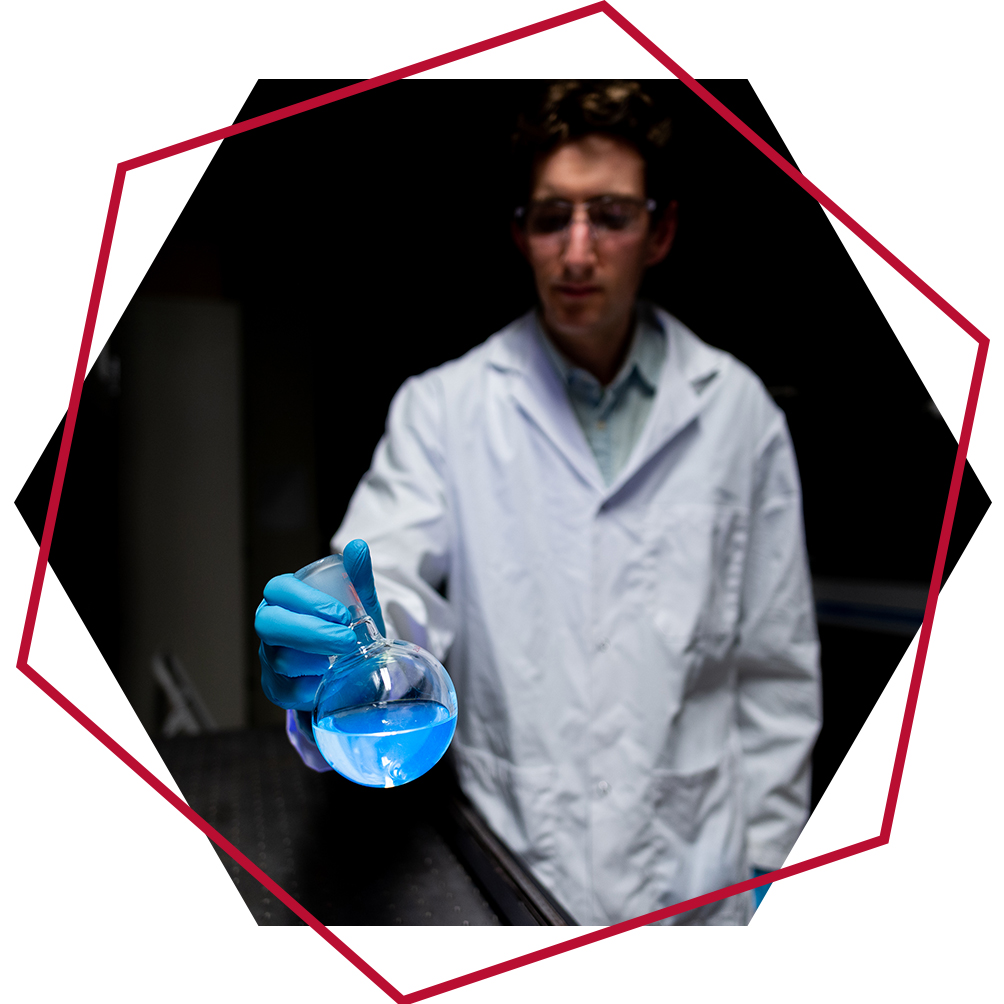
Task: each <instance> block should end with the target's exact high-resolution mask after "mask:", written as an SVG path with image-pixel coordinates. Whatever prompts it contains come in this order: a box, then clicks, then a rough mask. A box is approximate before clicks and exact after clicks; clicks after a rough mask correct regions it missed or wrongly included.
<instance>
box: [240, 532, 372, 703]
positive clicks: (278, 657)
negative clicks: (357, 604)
mask: <svg viewBox="0 0 1004 1004" xmlns="http://www.w3.org/2000/svg"><path fill="white" fill-rule="evenodd" d="M342 558H343V560H344V561H345V570H346V572H348V575H349V578H350V579H351V580H352V584H353V585H354V586H355V587H356V592H357V593H358V594H359V599H360V600H361V601H362V604H363V607H364V608H365V610H366V612H367V613H368V614H369V615H370V617H372V618H373V620H374V621H375V622H376V625H377V628H378V629H379V630H380V632H381V634H383V633H385V631H384V623H383V614H382V613H381V610H380V603H379V601H378V600H377V595H376V587H375V586H374V584H373V566H372V564H371V562H370V553H369V548H368V547H367V546H366V542H365V541H362V540H353V541H351V542H350V543H349V544H347V545H346V547H345V550H344V551H343V552H342ZM349 619H350V618H349V612H348V610H347V609H346V608H345V607H344V606H343V605H342V604H341V603H339V602H338V600H336V599H334V598H332V597H331V596H328V594H327V593H322V592H321V591H320V590H319V589H315V588H314V587H313V586H309V585H307V583H305V582H301V581H300V580H299V579H298V578H297V577H296V576H295V575H292V574H286V575H277V576H276V577H275V578H274V579H270V580H269V581H268V583H267V584H266V586H265V598H264V599H263V600H262V602H261V604H260V605H259V607H258V609H257V611H256V612H255V619H254V626H255V631H256V632H257V633H258V637H259V638H261V645H260V646H259V649H258V658H259V659H260V660H261V686H262V690H263V691H264V692H265V696H266V697H267V698H268V699H269V700H270V701H271V702H272V703H273V704H277V705H278V706H279V707H280V708H286V709H292V710H295V711H313V709H314V695H315V693H316V692H317V687H318V685H319V684H320V682H321V677H322V676H323V674H324V673H325V671H326V670H327V668H328V656H331V655H346V654H348V653H350V652H355V651H356V649H357V647H358V642H357V641H356V636H355V633H354V632H353V631H352V630H351V629H350V628H349V626H348V625H349Z"/></svg>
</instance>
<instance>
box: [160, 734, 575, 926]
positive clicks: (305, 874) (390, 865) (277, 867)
mask: <svg viewBox="0 0 1004 1004" xmlns="http://www.w3.org/2000/svg"><path fill="white" fill-rule="evenodd" d="M157 746H158V749H159V750H160V753H161V756H162V757H163V758H164V762H165V764H166V765H167V768H168V770H170V772H171V774H172V776H173V777H174V779H175V781H176V782H177V784H178V787H179V788H180V789H181V791H182V793H183V794H184V796H185V798H186V800H187V801H188V803H189V805H190V806H191V807H192V808H193V809H194V810H195V811H196V812H198V813H199V815H200V816H202V817H203V819H205V820H206V821H207V822H208V823H209V824H210V825H212V826H213V827H214V828H215V829H217V830H218V831H219V832H220V833H221V834H222V835H223V836H224V837H226V838H227V839H228V840H229V841H230V842H231V843H232V844H234V846H236V847H237V848H238V849H239V850H241V851H242V852H243V853H244V854H246V855H247V856H248V857H249V858H250V859H251V860H252V861H254V862H255V864H257V865H258V866H259V867H260V868H261V869H262V870H263V871H264V872H265V873H266V874H267V875H268V876H269V877H270V878H272V879H274V880H275V881H276V882H277V883H278V884H279V885H280V886H281V887H282V888H283V889H285V890H286V892H288V893H289V894H290V895H291V896H293V898H294V899H296V900H297V901H298V902H299V903H301V904H302V905H303V906H304V907H306V909H307V910H309V911H310V912H311V913H312V914H313V915H314V916H315V917H317V918H318V919H319V920H320V921H321V922H322V923H324V924H325V925H332V926H334V925H381V924H402V925H471V926H488V925H498V924H522V925H531V924H568V923H574V921H573V920H572V919H571V918H570V917H568V915H567V914H565V913H564V912H563V911H562V910H561V907H560V906H559V905H558V904H556V903H554V901H553V900H551V899H550V897H549V896H548V895H547V893H546V892H545V891H544V890H543V889H542V888H541V887H540V886H539V885H538V884H537V883H536V882H535V880H534V879H533V878H532V876H530V875H529V873H528V872H527V871H526V870H525V868H523V867H522V865H521V863H520V862H519V861H518V859H516V858H515V857H514V856H513V855H512V854H511V853H510V852H509V851H508V849H507V848H505V847H504V845H502V844H501V843H500V842H499V841H498V839H497V838H496V837H495V836H494V834H492V833H491V831H490V830H488V828H487V826H486V825H485V824H484V821H483V820H482V819H481V818H480V817H479V816H478V814H477V813H476V812H475V811H474V810H473V808H472V807H471V806H470V804H469V803H467V802H466V801H465V800H464V799H463V796H462V795H460V793H459V791H458V790H457V788H456V785H455V782H454V781H453V778H452V774H451V773H450V770H449V767H448V765H447V764H444V763H441V764H438V765H437V766H436V767H434V768H433V769H432V770H431V771H429V773H428V774H426V775H425V776H424V777H422V778H420V779H418V780H416V781H413V782H411V783H410V784H407V785H403V786H402V787H400V788H390V789H382V788H364V787H361V786H359V785H356V784H352V783H351V782H350V781H347V780H345V779H344V778H342V777H340V776H339V775H338V774H335V773H334V772H328V773H323V774H319V773H316V772H314V771H312V770H310V769H309V768H307V767H305V766H304V764H303V763H302V761H301V760H300V758H299V756H298V755H297V754H296V752H295V751H294V750H293V748H292V747H291V746H290V744H289V742H288V740H287V739H286V736H285V733H284V732H283V731H282V730H279V729H276V730H271V729H248V730H241V731H232V732H214V733H207V734H204V735H199V736H178V737H175V738H172V739H159V740H158V741H157ZM213 847H214V848H215V849H216V851H217V854H219V856H220V859H221V861H222V862H223V865H224V867H226V869H227V871H228V873H229V875H230V876H231V878H232V879H233V881H234V884H235V885H236V887H237V889H238V891H239V892H240V894H241V896H242V898H243V899H244V902H245V903H246V904H247V907H248V909H249V910H250V911H251V913H252V915H253V916H254V918H255V920H256V921H257V922H258V923H259V924H262V925H289V924H302V923H303V922H302V921H301V920H300V919H299V917H297V916H296V915H295V914H294V913H293V912H292V911H291V910H289V909H288V908H287V907H286V906H285V905H284V904H283V903H281V902H279V901H278V900H277V899H275V897H273V896H272V895H271V894H270V893H269V891H268V890H267V889H265V888H264V886H262V885H261V884H260V883H259V882H258V881H257V880H256V879H254V878H253V877H252V876H251V875H249V874H248V873H247V872H245V871H244V869H243V868H242V867H241V866H240V865H238V864H237V862H235V861H234V860H233V859H232V858H231V857H230V856H229V855H227V854H226V853H225V852H223V851H221V850H220V849H219V848H218V847H216V845H215V844H213Z"/></svg>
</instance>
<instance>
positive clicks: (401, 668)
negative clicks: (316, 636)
mask: <svg viewBox="0 0 1004 1004" xmlns="http://www.w3.org/2000/svg"><path fill="white" fill-rule="evenodd" d="M296 577H297V578H298V579H301V580H302V581H304V582H306V583H307V584H308V585H311V586H313V587H314V588H315V589H319V590H321V592H324V593H327V594H328V595H329V596H333V597H334V598H335V599H336V600H338V601H339V602H340V603H342V604H344V606H345V607H347V608H348V610H349V613H350V614H351V617H352V622H351V626H352V628H353V630H354V631H355V634H356V640H357V642H358V645H359V647H358V650H357V651H356V652H353V653H351V654H349V655H340V656H332V657H331V663H330V667H329V669H328V672H327V673H326V674H325V675H324V678H323V679H322V680H321V683H320V686H319V687H318V688H317V697H316V701H315V708H314V717H313V728H314V741H315V742H316V743H317V748H318V749H319V750H320V751H321V755H322V756H323V757H324V759H325V760H326V761H327V762H328V763H329V764H330V765H331V766H332V767H333V768H334V769H335V770H336V771H338V773H339V774H341V775H342V776H343V777H347V778H348V779H349V780H350V781H355V782H356V784H363V785H367V786H368V787H373V788H393V787H395V786H397V785H399V784H405V783H407V782H408V781H413V780H414V779H415V778H417V777H420V776H421V775H422V774H424V773H425V772H426V771H427V770H428V769H429V768H430V767H432V765H433V764H435V763H436V762H437V761H438V760H439V759H440V758H441V757H442V755H443V754H444V753H445V752H446V749H447V747H448V746H449V745H450V741H451V740H452V739H453V733H454V730H455V729H456V724H457V695H456V692H455V691H454V689H453V681H452V680H450V677H449V675H448V674H447V672H446V670H445V669H444V668H443V666H442V664H441V663H440V662H439V661H438V660H437V659H436V658H434V657H433V656H432V655H431V654H430V653H429V652H426V651H425V649H423V648H419V647H418V646H417V645H412V644H411V643H410V642H404V641H397V640H395V641H388V640H387V639H386V638H384V636H383V635H382V634H380V632H379V631H378V630H377V627H376V624H374V623H373V620H372V618H370V617H368V616H367V614H366V612H365V610H364V609H363V605H362V603H361V602H360V600H359V596H358V594H357V593H356V591H355V588H354V587H353V585H352V583H351V581H350V580H349V577H348V574H347V573H346V571H345V568H344V565H343V563H342V557H341V555H340V554H332V555H329V556H328V557H326V558H321V560H320V561H315V562H314V563H313V564H311V565H307V567H306V568H301V569H300V571H298V572H297V573H296Z"/></svg>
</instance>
